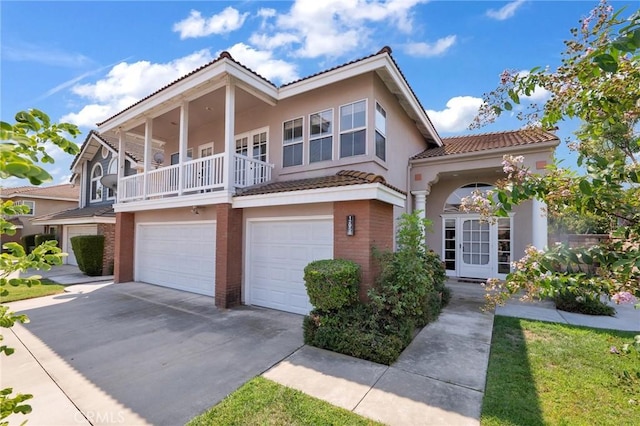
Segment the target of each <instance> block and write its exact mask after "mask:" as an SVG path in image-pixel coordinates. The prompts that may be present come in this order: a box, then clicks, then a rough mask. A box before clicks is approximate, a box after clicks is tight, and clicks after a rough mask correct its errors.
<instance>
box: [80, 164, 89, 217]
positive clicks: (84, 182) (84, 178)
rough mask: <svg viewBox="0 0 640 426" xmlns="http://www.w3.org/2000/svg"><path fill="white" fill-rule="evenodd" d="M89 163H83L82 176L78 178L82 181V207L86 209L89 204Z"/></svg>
mask: <svg viewBox="0 0 640 426" xmlns="http://www.w3.org/2000/svg"><path fill="white" fill-rule="evenodd" d="M87 164H88V162H87V161H84V162H83V163H82V174H81V175H80V177H79V178H78V179H79V180H80V207H81V208H82V207H86V206H87V204H89V203H87V173H89V172H88V171H87Z"/></svg>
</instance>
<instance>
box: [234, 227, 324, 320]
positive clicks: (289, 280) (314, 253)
mask: <svg viewBox="0 0 640 426" xmlns="http://www.w3.org/2000/svg"><path fill="white" fill-rule="evenodd" d="M249 235H250V240H249V250H248V255H247V275H246V276H247V289H248V292H247V293H248V303H250V304H253V305H259V306H265V307H269V308H274V309H280V310H284V311H289V312H294V313H299V314H306V313H308V312H309V311H310V310H311V309H312V306H311V305H310V303H309V298H308V296H307V291H306V288H305V286H304V279H303V277H304V268H305V267H306V266H307V265H308V264H309V263H310V262H311V261H313V260H319V259H329V258H332V257H333V221H332V220H331V219H322V220H317V219H306V220H305V219H300V220H281V221H280V220H278V221H265V222H258V221H256V222H250V223H249Z"/></svg>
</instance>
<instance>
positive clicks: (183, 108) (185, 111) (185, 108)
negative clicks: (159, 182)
mask: <svg viewBox="0 0 640 426" xmlns="http://www.w3.org/2000/svg"><path fill="white" fill-rule="evenodd" d="M188 139H189V102H187V101H182V104H181V105H180V154H178V155H179V157H180V159H179V161H178V164H179V166H178V195H182V188H183V186H184V181H185V177H184V176H183V174H184V166H183V163H184V162H185V161H187V143H188Z"/></svg>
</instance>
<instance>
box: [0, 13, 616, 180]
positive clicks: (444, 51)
mask: <svg viewBox="0 0 640 426" xmlns="http://www.w3.org/2000/svg"><path fill="white" fill-rule="evenodd" d="M627 3H628V2H627ZM595 4H596V3H595V1H553V2H552V1H534V0H529V1H522V0H517V1H512V2H503V1H491V2H485V1H431V2H427V1H420V0H388V1H364V0H337V1H334V0H298V1H295V2H294V1H278V2H268V1H242V2H226V1H209V2H190V1H180V2H178V1H162V2H147V1H143V2H128V1H108V2H97V1H85V2H70V1H63V2H53V1H47V2H32V1H2V4H1V5H0V8H1V12H0V16H1V18H0V19H1V22H0V24H1V30H0V31H1V51H0V55H1V56H0V58H1V73H0V78H1V82H0V83H1V86H0V87H1V95H0V105H1V112H0V118H1V119H2V120H3V121H10V122H13V115H14V114H15V112H16V111H19V110H22V109H27V108H32V107H35V108H39V109H42V110H43V111H45V112H47V113H48V114H49V115H50V116H51V117H52V119H54V120H64V121H69V122H73V123H76V124H78V125H79V126H80V127H81V129H82V130H83V133H84V134H86V133H87V132H88V131H89V130H90V129H91V128H93V123H96V122H99V121H101V120H103V119H105V118H107V117H109V116H110V115H112V114H113V113H115V112H117V111H119V110H121V109H123V108H125V107H127V106H128V105H130V104H132V103H133V102H135V101H136V100H137V99H139V98H141V97H143V96H145V95H147V94H149V93H151V92H153V91H155V90H156V89H157V88H159V87H161V86H162V85H164V84H166V83H167V82H169V81H172V80H174V79H176V78H178V77H179V76H181V75H183V74H185V73H187V72H189V71H190V70H192V69H193V68H195V67H197V66H199V65H201V64H204V63H206V62H208V61H210V60H212V59H213V58H215V57H217V55H218V54H219V52H221V51H222V50H227V51H229V52H230V53H231V54H232V56H233V57H234V58H235V59H236V60H238V61H240V62H241V63H243V64H245V65H247V66H248V67H250V68H252V69H254V70H256V71H257V72H258V73H260V74H262V75H263V76H265V77H267V78H268V79H270V80H271V81H273V82H274V83H276V84H282V83H286V82H288V81H291V80H293V79H296V78H299V77H304V76H307V75H309V74H313V73H315V72H318V71H320V70H323V69H326V68H329V67H333V66H335V65H339V64H342V63H344V62H347V61H350V60H353V59H356V58H359V57H362V56H366V55H369V54H371V53H375V52H377V51H378V50H380V48H381V47H382V46H384V45H389V46H390V47H391V48H392V50H393V56H394V58H395V59H396V61H397V62H398V64H399V66H400V68H401V70H402V71H403V72H404V74H405V76H406V78H407V80H408V81H409V83H410V85H411V86H412V87H413V89H414V91H415V92H416V94H417V96H418V98H419V99H420V101H421V102H422V104H423V106H424V107H425V109H427V112H428V114H429V116H430V117H431V119H432V121H434V123H435V126H436V128H437V129H438V131H439V132H440V134H441V135H442V136H443V137H446V136H451V135H456V134H463V133H470V131H469V130H467V129H466V127H467V126H468V124H469V123H470V121H471V119H472V118H473V116H474V115H475V111H476V110H477V107H478V106H479V104H480V99H481V97H482V94H483V93H484V92H488V91H490V90H492V89H493V88H495V86H496V85H497V83H498V81H499V75H500V73H501V72H502V71H503V70H504V69H505V68H509V69H517V70H527V69H531V68H533V67H534V66H537V65H541V66H547V65H549V66H550V67H552V68H553V67H555V66H557V65H558V63H559V61H560V53H561V52H562V50H563V40H565V39H567V38H568V37H569V29H570V28H571V27H575V26H577V22H578V20H579V19H580V18H583V17H585V16H587V15H588V13H589V11H590V9H592V7H593V6H595ZM624 4H625V2H613V5H614V7H616V9H617V8H619V7H622V6H623V5H624ZM537 96H538V98H539V99H540V100H544V96H545V93H542V92H540V93H537ZM521 125H522V123H520V122H518V121H517V120H516V119H515V118H513V117H508V116H506V117H503V118H501V119H499V121H498V122H497V123H495V124H493V125H491V126H488V127H485V128H483V129H481V130H479V131H480V132H486V131H499V130H508V129H516V128H519V127H521ZM572 129H573V126H572V125H571V124H567V125H565V126H561V128H560V131H559V133H558V134H559V136H561V137H566V136H568V135H569V134H570V132H571V130H572ZM475 132H478V130H476V131H475ZM83 140H84V136H82V137H81V138H79V139H78V140H77V142H78V143H82V141H83ZM558 156H559V157H560V158H566V161H567V163H569V164H570V163H572V159H571V158H570V154H569V153H568V151H567V150H566V148H564V147H563V148H560V149H559V151H558ZM54 158H56V163H55V164H54V165H52V166H47V168H48V170H49V171H50V173H52V175H53V176H54V179H55V182H54V183H62V182H65V181H66V180H67V179H68V177H69V164H70V161H71V158H70V157H68V156H66V155H64V154H62V153H57V152H54ZM17 184H23V182H18V181H11V182H5V183H4V185H7V186H15V185H17Z"/></svg>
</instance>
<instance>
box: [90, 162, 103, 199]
mask: <svg viewBox="0 0 640 426" xmlns="http://www.w3.org/2000/svg"><path fill="white" fill-rule="evenodd" d="M100 178H102V165H101V164H100V163H96V164H95V165H94V166H93V168H92V169H91V201H102V183H101V182H100Z"/></svg>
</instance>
